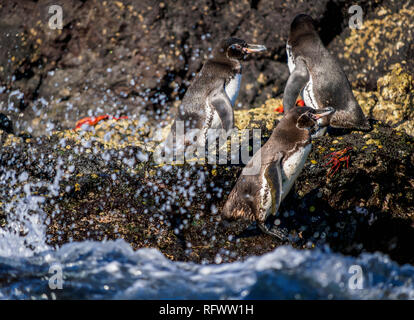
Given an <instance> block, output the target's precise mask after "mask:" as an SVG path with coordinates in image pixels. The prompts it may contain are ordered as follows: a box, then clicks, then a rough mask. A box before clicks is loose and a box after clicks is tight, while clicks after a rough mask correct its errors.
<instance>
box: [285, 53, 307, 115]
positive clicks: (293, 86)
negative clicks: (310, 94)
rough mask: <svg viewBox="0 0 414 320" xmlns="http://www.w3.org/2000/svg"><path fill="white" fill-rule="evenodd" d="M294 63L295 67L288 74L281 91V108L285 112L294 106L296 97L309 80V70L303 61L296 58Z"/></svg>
mask: <svg viewBox="0 0 414 320" xmlns="http://www.w3.org/2000/svg"><path fill="white" fill-rule="evenodd" d="M295 63H296V65H295V69H294V70H293V72H292V73H291V74H290V76H289V79H288V81H287V84H286V87H285V92H284V93H283V109H284V110H285V112H286V111H288V110H289V109H290V108H293V107H294V106H295V104H296V98H297V97H298V95H299V93H300V91H301V90H302V89H303V87H304V86H305V85H306V83H307V82H308V81H309V72H308V68H307V67H306V64H305V61H304V60H303V59H301V58H298V59H296V61H295Z"/></svg>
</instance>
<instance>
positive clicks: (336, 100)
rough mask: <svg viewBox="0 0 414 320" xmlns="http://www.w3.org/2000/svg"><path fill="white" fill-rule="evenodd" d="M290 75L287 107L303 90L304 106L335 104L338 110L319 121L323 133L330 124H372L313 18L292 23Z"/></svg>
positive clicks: (301, 17) (288, 45)
mask: <svg viewBox="0 0 414 320" xmlns="http://www.w3.org/2000/svg"><path fill="white" fill-rule="evenodd" d="M286 52H287V56H288V67H289V72H290V76H289V79H288V81H287V84H286V87H285V91H284V95H283V107H284V110H286V111H288V110H289V109H291V108H293V107H294V106H295V102H296V98H297V96H298V95H299V93H301V91H302V97H303V100H304V101H305V105H307V106H309V107H312V108H314V109H323V108H326V107H328V106H329V107H333V108H334V109H335V110H336V112H335V113H334V114H333V115H332V116H330V117H325V118H323V119H321V120H320V122H319V125H320V126H321V130H319V131H318V133H317V134H316V136H320V135H323V134H324V133H325V131H326V127H327V126H328V125H330V126H332V127H333V128H343V129H356V130H369V129H371V126H370V124H369V122H368V121H367V119H366V118H365V115H364V113H363V111H362V109H361V107H360V106H359V104H358V102H357V101H356V99H355V97H354V95H353V93H352V88H351V85H350V83H349V81H348V78H347V77H346V75H345V73H344V71H343V70H342V68H341V66H340V64H339V62H338V61H337V60H336V59H335V58H334V57H333V56H332V55H331V54H330V53H329V52H328V50H327V49H326V48H325V47H324V45H323V44H322V41H321V39H320V38H319V35H318V33H317V32H316V30H315V24H314V21H313V19H312V18H311V17H310V16H308V15H306V14H299V15H297V16H296V17H295V18H294V19H293V21H292V23H291V26H290V33H289V38H288V41H287V43H286Z"/></svg>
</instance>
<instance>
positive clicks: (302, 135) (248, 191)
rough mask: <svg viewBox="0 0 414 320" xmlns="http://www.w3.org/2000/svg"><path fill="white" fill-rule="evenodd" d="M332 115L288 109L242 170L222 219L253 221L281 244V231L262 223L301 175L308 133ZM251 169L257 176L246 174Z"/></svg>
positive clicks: (328, 110)
mask: <svg viewBox="0 0 414 320" xmlns="http://www.w3.org/2000/svg"><path fill="white" fill-rule="evenodd" d="M334 112H335V110H334V109H333V108H325V109H313V108H310V107H306V106H305V107H294V108H291V109H290V110H289V111H288V112H287V113H286V114H285V115H284V117H283V118H282V119H281V121H280V122H279V124H278V125H277V126H276V128H275V129H274V130H273V133H272V135H271V136H270V138H269V140H268V141H267V142H266V143H265V144H264V145H263V147H262V148H261V149H260V150H259V151H257V152H256V153H255V155H254V156H253V157H252V159H251V160H250V161H249V163H248V164H247V165H246V167H245V168H244V169H243V171H242V173H241V175H240V177H239V178H238V180H237V182H236V184H235V186H234V188H233V190H232V191H231V192H230V195H229V197H228V199H227V202H226V203H225V205H224V207H223V216H224V217H225V218H227V219H238V218H243V219H247V220H250V221H256V222H257V224H258V226H259V227H260V229H261V230H262V231H263V232H264V233H266V234H270V235H272V236H275V237H277V238H279V239H281V240H285V238H286V234H284V233H283V232H282V231H281V230H279V229H277V228H276V230H275V231H274V230H269V229H268V228H267V227H266V224H265V222H266V219H267V217H268V216H269V215H270V214H273V215H275V214H276V213H277V211H278V209H279V206H280V203H281V202H282V200H283V199H284V198H285V197H286V195H287V194H288V193H289V190H290V189H291V187H292V186H293V184H294V182H295V180H296V178H297V177H298V176H299V174H300V172H301V171H302V168H303V166H304V164H305V162H306V159H307V157H308V155H309V152H310V151H311V148H312V144H311V130H313V129H314V128H315V127H318V124H317V122H318V120H320V119H323V118H326V117H328V116H330V115H332V114H333V113H334ZM253 166H260V170H258V171H257V172H258V174H255V175H248V174H246V170H251V168H252V167H253ZM274 229H275V228H274Z"/></svg>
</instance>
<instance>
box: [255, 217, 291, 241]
mask: <svg viewBox="0 0 414 320" xmlns="http://www.w3.org/2000/svg"><path fill="white" fill-rule="evenodd" d="M257 225H258V226H259V228H260V230H262V232H263V233H264V234H268V235H269V236H272V237H275V238H277V239H279V240H281V241H283V242H286V241H287V240H288V233H287V231H286V230H283V229H280V228H278V227H276V226H275V227H273V229H272V230H270V229H269V228H268V227H267V226H266V224H265V223H263V222H258V223H257Z"/></svg>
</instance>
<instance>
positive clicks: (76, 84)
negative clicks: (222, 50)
mask: <svg viewBox="0 0 414 320" xmlns="http://www.w3.org/2000/svg"><path fill="white" fill-rule="evenodd" d="M352 4H353V3H352V2H350V1H320V2H318V3H317V4H315V2H313V1H304V2H300V3H296V1H287V2H286V1H284V2H283V3H282V2H278V1H263V0H262V1H241V2H236V3H233V2H231V3H230V2H227V1H214V2H209V1H205V2H203V1H202V2H200V3H198V4H197V6H189V5H188V4H187V3H184V2H180V1H177V2H175V3H174V5H172V4H169V3H167V2H152V1H139V2H133V1H122V2H121V1H115V2H109V1H108V2H99V1H67V2H64V3H63V10H64V11H63V12H64V28H63V29H62V30H61V31H58V30H50V29H49V28H48V27H47V21H48V18H49V15H48V13H47V10H46V9H47V6H48V5H49V1H38V2H29V1H25V2H23V1H22V2H16V3H12V2H7V3H5V4H1V6H0V25H1V26H2V28H3V30H5V31H4V32H1V33H0V47H1V49H3V48H7V50H0V113H4V116H3V115H1V114H0V116H1V118H0V121H2V123H1V130H0V146H1V148H0V176H2V182H4V183H2V184H0V226H1V227H2V228H7V225H8V224H10V222H11V221H12V220H13V219H14V216H15V215H14V213H15V211H14V210H16V208H17V207H18V206H16V205H15V204H16V203H17V202H19V201H20V200H19V199H21V196H22V195H28V194H31V195H32V196H34V197H39V201H40V199H41V202H40V203H41V208H42V210H43V211H44V213H45V216H46V219H45V221H44V223H45V224H46V226H47V237H48V238H47V241H48V243H49V244H51V245H62V244H63V243H67V242H70V241H82V240H85V239H94V240H104V239H116V238H123V239H125V240H126V241H127V242H128V243H130V244H131V246H132V247H133V248H135V249H137V248H142V247H156V248H159V249H160V250H161V251H162V252H163V253H164V254H165V255H166V256H167V257H169V258H170V259H172V260H181V261H194V262H200V263H212V262H213V263H221V262H226V261H234V260H239V259H244V258H245V257H247V256H251V255H260V254H263V253H265V252H269V251H271V250H273V249H274V248H275V247H276V246H279V245H280V244H281V243H280V242H278V241H276V240H275V239H273V238H271V237H269V236H266V235H263V234H261V233H260V232H258V231H257V230H256V229H255V228H249V226H250V223H249V222H244V221H236V222H227V221H223V220H222V219H221V217H220V210H221V207H222V206H223V205H224V202H225V200H226V198H227V196H228V194H229V192H230V191H231V189H232V187H233V185H234V183H235V181H236V179H237V177H238V176H239V174H240V172H241V170H242V167H243V165H215V166H214V165H190V164H185V165H176V166H168V165H167V166H158V165H156V164H155V163H154V162H153V159H152V150H153V148H154V146H155V144H156V142H157V141H159V140H162V137H165V133H166V132H167V131H168V130H167V129H168V126H167V125H168V124H169V120H170V119H171V117H172V115H173V113H174V108H175V107H176V106H177V105H178V104H179V102H180V99H181V98H182V96H183V94H184V92H185V90H186V88H187V87H188V85H189V84H190V81H191V79H192V78H193V77H194V74H195V73H196V72H197V71H198V70H199V69H200V67H201V65H202V63H203V61H204V60H205V58H206V57H207V56H208V54H209V48H211V47H212V46H213V45H214V41H215V39H218V38H220V37H224V36H226V37H227V36H229V35H232V36H238V37H241V38H245V39H246V40H248V41H251V42H257V43H264V44H266V46H267V47H268V48H269V51H268V52H267V53H266V54H265V55H261V56H256V57H253V58H251V59H249V60H248V61H246V62H245V66H244V78H243V82H242V90H241V94H240V96H239V99H238V103H239V105H238V106H237V107H236V109H237V110H236V111H235V121H236V126H237V127H238V128H239V129H253V128H260V129H261V130H262V143H264V142H265V141H266V139H267V138H268V137H269V135H270V134H271V132H272V130H273V128H274V127H275V126H276V125H277V123H278V120H280V118H281V116H282V115H281V114H280V113H278V112H277V110H278V108H279V107H280V105H281V101H282V100H281V93H282V92H283V88H284V84H285V82H286V80H287V77H288V68H287V65H286V55H285V51H284V50H285V41H286V38H287V33H288V26H289V23H290V20H291V18H292V17H293V16H294V15H295V14H296V13H298V12H306V13H309V14H311V15H312V16H313V17H314V18H315V19H316V21H317V24H318V27H319V30H320V33H321V38H322V40H323V41H324V43H326V44H327V45H328V48H329V49H330V50H331V52H333V53H334V55H335V56H337V57H338V59H339V61H340V62H341V64H342V66H343V67H344V70H345V72H346V74H347V75H348V76H349V79H350V81H351V83H352V86H353V88H354V93H355V96H356V98H357V100H358V101H359V103H360V105H361V107H362V109H363V110H364V112H365V114H366V115H368V116H369V117H370V118H372V120H371V121H372V123H373V124H374V128H373V130H372V131H371V132H364V133H362V132H340V131H337V130H336V131H330V132H329V134H328V135H327V136H325V137H322V138H319V139H317V140H315V141H314V142H313V151H312V153H311V154H310V156H309V159H308V161H307V164H306V166H305V168H304V170H303V172H302V174H301V175H300V177H299V178H298V180H297V181H296V183H295V185H294V187H293V188H292V190H291V192H290V194H289V196H288V197H287V198H286V199H285V201H284V202H283V203H282V206H281V208H280V212H279V215H278V216H277V217H275V218H273V220H275V219H277V221H276V223H278V224H280V225H281V226H282V227H284V228H286V229H288V230H289V232H290V243H291V244H292V245H293V246H294V247H297V248H309V249H311V248H313V247H320V246H323V245H324V244H328V245H329V247H330V248H331V249H332V250H334V251H339V252H342V253H346V254H352V255H354V254H355V255H356V254H358V253H360V252H363V251H370V252H374V251H381V252H384V253H387V254H389V255H390V256H391V258H393V259H394V260H396V261H398V262H400V263H406V262H408V263H414V261H413V256H412V250H411V248H410V245H411V243H412V241H413V240H414V228H413V219H414V218H413V216H414V200H413V198H414V195H413V190H414V164H413V163H414V156H413V154H414V152H413V151H414V150H413V149H414V138H413V135H414V131H413V130H414V129H413V123H412V121H413V94H412V89H413V86H414V84H413V68H412V67H413V66H412V61H414V60H413V50H412V49H413V48H412V41H411V39H412V34H411V32H412V30H413V28H411V26H412V24H413V17H414V15H413V14H412V13H413V11H414V10H413V7H414V5H413V3H412V1H404V2H403V3H402V4H401V3H399V2H398V3H397V2H388V1H362V2H360V3H359V4H360V5H361V6H362V7H363V9H364V12H365V15H364V28H365V29H362V30H349V28H348V27H347V21H348V18H349V14H348V13H347V8H348V7H349V6H350V5H352ZM21 17H27V20H26V21H25V23H21ZM333 20H335V21H333ZM154 35H156V36H154ZM367 43H368V45H367ZM246 109H247V110H246ZM105 113H109V114H112V115H115V116H117V115H124V114H127V115H129V116H130V119H129V120H121V121H113V120H110V121H104V122H101V123H99V124H98V125H97V126H96V127H94V128H89V129H88V130H81V131H73V130H63V129H67V128H73V127H74V125H75V122H76V120H78V119H79V118H82V117H84V116H87V115H99V114H105ZM6 117H7V119H6ZM8 119H11V120H12V123H13V127H11V126H10V123H9V122H8ZM377 120H380V121H379V122H377ZM57 129H58V130H57ZM12 132H15V133H16V135H14V134H12ZM44 133H49V135H44ZM154 138H156V139H155V140H154ZM346 147H349V148H351V149H350V150H349V151H348V153H347V155H349V156H350V159H349V166H348V168H347V167H346V162H345V161H340V162H339V165H340V166H339V169H338V171H337V172H336V173H335V174H334V175H333V176H330V175H328V171H329V166H326V165H325V164H326V162H328V161H329V154H330V153H332V152H335V151H339V150H342V149H344V148H346ZM339 158H341V157H339ZM339 158H338V160H339ZM26 209H27V210H28V211H29V212H30V210H33V208H26ZM271 220H272V219H271ZM271 222H274V221H271ZM26 231H27V230H24V229H22V231H21V233H22V234H25V232H26Z"/></svg>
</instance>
